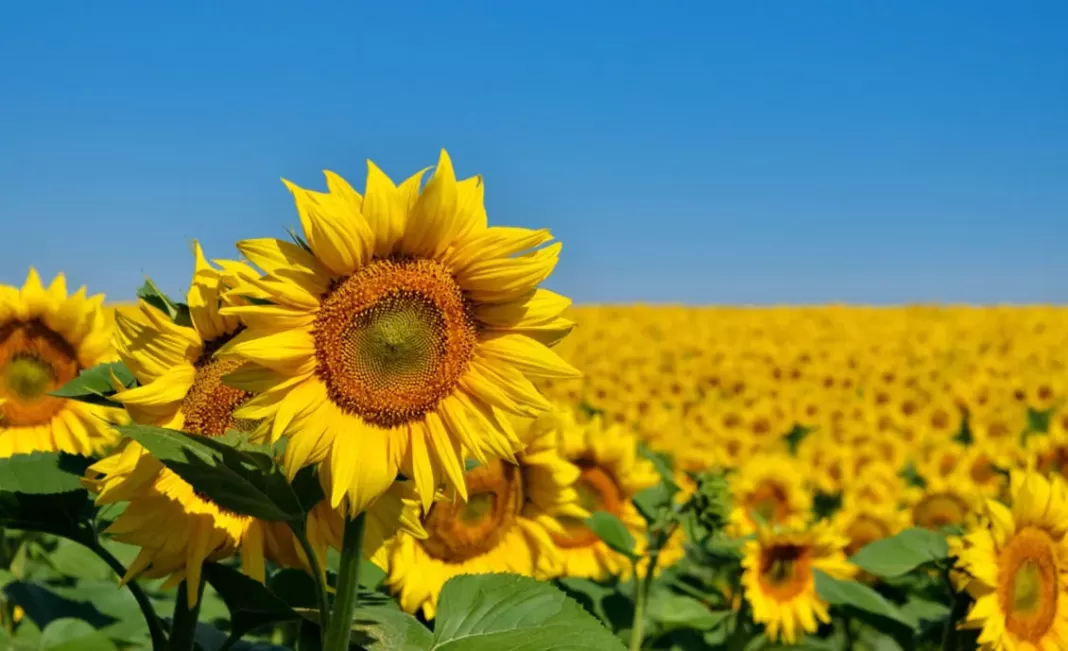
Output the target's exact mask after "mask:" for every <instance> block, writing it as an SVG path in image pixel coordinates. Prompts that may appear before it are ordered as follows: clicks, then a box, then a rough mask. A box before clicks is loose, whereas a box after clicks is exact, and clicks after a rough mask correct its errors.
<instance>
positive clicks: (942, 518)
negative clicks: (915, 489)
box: [912, 493, 968, 530]
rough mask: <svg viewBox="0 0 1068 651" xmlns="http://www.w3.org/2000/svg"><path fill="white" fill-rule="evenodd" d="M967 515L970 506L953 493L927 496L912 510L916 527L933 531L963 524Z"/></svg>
mask: <svg viewBox="0 0 1068 651" xmlns="http://www.w3.org/2000/svg"><path fill="white" fill-rule="evenodd" d="M967 514H968V505H967V504H965V503H964V500H962V499H961V498H960V497H958V496H956V495H954V494H952V493H934V494H932V495H927V496H926V497H924V498H923V499H921V500H920V501H919V502H917V503H916V506H914V507H913V509H912V518H913V520H914V521H915V522H916V525H917V526H920V527H924V528H926V529H932V530H937V529H942V528H943V527H952V526H956V525H960V524H963V523H964V518H965V516H966V515H967Z"/></svg>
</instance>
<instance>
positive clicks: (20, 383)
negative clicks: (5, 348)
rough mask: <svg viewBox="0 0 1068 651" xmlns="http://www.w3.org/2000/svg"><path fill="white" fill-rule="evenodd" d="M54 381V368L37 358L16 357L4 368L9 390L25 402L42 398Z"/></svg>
mask: <svg viewBox="0 0 1068 651" xmlns="http://www.w3.org/2000/svg"><path fill="white" fill-rule="evenodd" d="M54 379H55V374H54V372H53V371H52V366H51V365H50V364H49V363H48V362H45V361H42V360H40V359H37V358H36V357H30V356H24V357H16V358H15V359H12V360H11V361H10V362H8V363H7V366H6V367H5V368H4V380H5V382H6V383H7V388H8V390H9V391H11V393H13V394H14V395H16V396H18V397H19V398H22V399H23V400H36V399H37V398H40V397H41V395H42V394H44V393H45V392H46V391H47V390H48V387H49V385H50V384H52V382H53V380H54Z"/></svg>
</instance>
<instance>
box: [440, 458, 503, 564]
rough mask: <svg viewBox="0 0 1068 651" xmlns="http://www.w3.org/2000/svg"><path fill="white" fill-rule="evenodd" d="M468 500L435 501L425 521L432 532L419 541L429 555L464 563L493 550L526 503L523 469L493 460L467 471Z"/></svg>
mask: <svg viewBox="0 0 1068 651" xmlns="http://www.w3.org/2000/svg"><path fill="white" fill-rule="evenodd" d="M466 480H467V492H468V499H467V502H466V503H464V502H460V501H458V500H457V501H455V502H451V503H450V502H435V503H434V505H433V506H431V507H430V511H429V512H428V513H427V515H426V518H425V520H424V523H423V525H424V527H425V528H426V530H427V533H428V534H429V537H428V538H427V539H426V540H422V541H420V542H419V544H420V545H422V546H423V549H424V550H426V552H427V554H429V555H430V556H432V557H434V558H437V559H439V560H442V561H445V562H446V563H462V562H464V561H467V560H470V559H472V558H474V557H476V556H480V555H482V554H485V553H486V552H489V551H490V550H492V549H494V548H495V547H497V545H499V544H500V543H501V540H502V539H503V538H504V535H505V534H506V533H507V532H508V531H509V529H511V527H512V524H513V523H514V522H515V518H516V516H517V515H518V514H519V510H520V508H522V506H523V485H522V484H523V482H522V474H521V472H520V469H519V468H517V467H516V466H513V465H511V464H507V463H503V462H501V461H494V462H493V463H491V464H489V465H485V466H479V467H477V468H475V469H474V470H472V471H471V472H469V473H467V477H466Z"/></svg>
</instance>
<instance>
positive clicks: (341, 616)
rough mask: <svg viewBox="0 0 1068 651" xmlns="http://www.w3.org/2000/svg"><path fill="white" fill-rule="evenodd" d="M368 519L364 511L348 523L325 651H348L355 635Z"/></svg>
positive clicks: (342, 545)
mask: <svg viewBox="0 0 1068 651" xmlns="http://www.w3.org/2000/svg"><path fill="white" fill-rule="evenodd" d="M366 518H367V516H366V514H365V513H363V512H361V513H360V514H359V515H357V516H356V518H355V519H348V518H346V520H345V535H344V537H343V538H342V541H341V568H340V570H339V572H338V577H337V593H336V595H335V597H334V612H333V613H331V617H330V626H329V628H327V630H326V644H325V645H324V646H323V651H348V648H349V638H350V637H351V635H352V619H353V616H354V614H355V613H356V602H357V600H358V599H359V592H360V563H361V562H362V561H363V530H364V522H365V520H366Z"/></svg>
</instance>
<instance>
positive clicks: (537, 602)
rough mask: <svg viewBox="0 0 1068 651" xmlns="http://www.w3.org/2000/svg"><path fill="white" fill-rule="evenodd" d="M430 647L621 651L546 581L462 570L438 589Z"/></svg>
mask: <svg viewBox="0 0 1068 651" xmlns="http://www.w3.org/2000/svg"><path fill="white" fill-rule="evenodd" d="M439 604H440V605H439V606H438V613H437V618H436V620H435V624H434V639H433V645H432V646H430V647H427V648H428V649H431V650H433V651H500V650H501V649H523V651H554V650H563V649H583V650H584V651H623V649H624V647H623V643H622V642H620V641H619V640H618V639H617V638H616V637H615V636H614V635H613V634H612V633H611V632H610V631H609V630H608V629H606V628H604V627H603V626H602V625H601V624H600V622H598V621H597V620H596V619H595V618H594V617H593V615H590V614H589V613H587V612H586V611H585V610H583V609H582V607H581V606H579V605H578V604H577V603H575V601H574V600H573V599H571V598H569V597H567V596H566V595H565V594H564V593H563V592H561V591H560V590H558V589H557V588H555V587H553V586H552V585H551V584H549V583H543V582H540V581H536V580H534V579H531V578H529V577H524V576H517V575H512V574H466V575H460V576H457V577H454V578H452V579H449V580H448V581H447V582H446V583H445V586H444V587H443V588H442V590H441V596H440V600H439Z"/></svg>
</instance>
